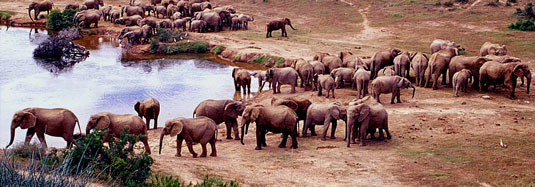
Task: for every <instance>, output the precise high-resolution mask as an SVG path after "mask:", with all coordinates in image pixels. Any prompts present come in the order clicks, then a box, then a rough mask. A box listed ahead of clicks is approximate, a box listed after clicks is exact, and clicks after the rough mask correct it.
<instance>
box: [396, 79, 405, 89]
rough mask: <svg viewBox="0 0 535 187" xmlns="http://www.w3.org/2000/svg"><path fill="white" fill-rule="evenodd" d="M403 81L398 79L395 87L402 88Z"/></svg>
mask: <svg viewBox="0 0 535 187" xmlns="http://www.w3.org/2000/svg"><path fill="white" fill-rule="evenodd" d="M403 81H404V79H400V80H399V82H398V84H397V85H396V86H397V87H398V88H401V87H402V86H403Z"/></svg>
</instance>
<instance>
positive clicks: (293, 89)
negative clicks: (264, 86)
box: [279, 84, 297, 93]
mask: <svg viewBox="0 0 535 187" xmlns="http://www.w3.org/2000/svg"><path fill="white" fill-rule="evenodd" d="M296 86H297V85H295V84H292V90H291V91H290V93H295V87H296ZM279 92H280V91H279Z"/></svg>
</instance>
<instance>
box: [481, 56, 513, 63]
mask: <svg viewBox="0 0 535 187" xmlns="http://www.w3.org/2000/svg"><path fill="white" fill-rule="evenodd" d="M484 57H485V58H486V59H489V60H492V61H496V62H499V63H509V62H521V61H522V60H520V58H517V57H513V56H509V55H504V56H497V55H486V56H484Z"/></svg>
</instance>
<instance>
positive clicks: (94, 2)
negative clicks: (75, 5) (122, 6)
mask: <svg viewBox="0 0 535 187" xmlns="http://www.w3.org/2000/svg"><path fill="white" fill-rule="evenodd" d="M84 5H85V6H86V7H87V8H88V9H97V10H98V8H99V6H104V0H86V1H85V2H84Z"/></svg>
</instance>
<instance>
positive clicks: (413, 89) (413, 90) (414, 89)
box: [411, 84, 416, 98]
mask: <svg viewBox="0 0 535 187" xmlns="http://www.w3.org/2000/svg"><path fill="white" fill-rule="evenodd" d="M411 88H412V98H414V92H416V87H414V85H412V84H411Z"/></svg>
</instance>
